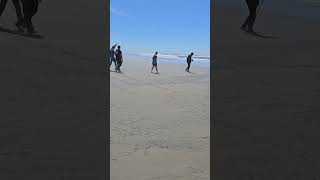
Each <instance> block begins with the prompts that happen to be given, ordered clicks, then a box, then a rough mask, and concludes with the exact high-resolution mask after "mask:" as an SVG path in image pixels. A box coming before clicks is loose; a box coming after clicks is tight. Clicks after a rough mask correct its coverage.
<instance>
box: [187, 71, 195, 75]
mask: <svg viewBox="0 0 320 180" xmlns="http://www.w3.org/2000/svg"><path fill="white" fill-rule="evenodd" d="M186 72H187V73H189V74H196V73H194V72H191V71H186Z"/></svg>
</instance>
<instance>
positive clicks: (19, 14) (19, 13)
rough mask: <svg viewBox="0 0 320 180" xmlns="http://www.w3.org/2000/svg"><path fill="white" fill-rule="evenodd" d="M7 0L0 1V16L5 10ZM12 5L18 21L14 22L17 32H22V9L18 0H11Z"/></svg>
mask: <svg viewBox="0 0 320 180" xmlns="http://www.w3.org/2000/svg"><path fill="white" fill-rule="evenodd" d="M7 2H8V0H1V2H0V16H1V15H2V13H3V11H4V9H5V8H6V5H7ZM12 3H13V5H14V7H15V9H16V15H17V19H18V21H17V22H16V26H17V28H18V30H19V31H23V16H22V8H21V5H20V0H12Z"/></svg>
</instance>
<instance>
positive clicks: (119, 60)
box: [115, 46, 123, 72]
mask: <svg viewBox="0 0 320 180" xmlns="http://www.w3.org/2000/svg"><path fill="white" fill-rule="evenodd" d="M120 48H121V47H120V46H118V49H117V50H116V52H115V56H116V61H117V68H116V71H117V72H121V70H120V67H121V65H122V62H123V57H122V51H121V50H120Z"/></svg>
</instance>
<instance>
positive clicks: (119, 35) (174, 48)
mask: <svg viewBox="0 0 320 180" xmlns="http://www.w3.org/2000/svg"><path fill="white" fill-rule="evenodd" d="M110 5H111V9H110V36H111V45H112V44H113V43H120V44H121V45H122V47H123V49H124V51H126V52H154V51H159V52H162V53H172V52H173V53H179V54H185V53H189V52H190V51H193V52H194V53H195V54H198V55H209V54H210V0H111V2H110Z"/></svg>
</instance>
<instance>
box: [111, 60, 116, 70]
mask: <svg viewBox="0 0 320 180" xmlns="http://www.w3.org/2000/svg"><path fill="white" fill-rule="evenodd" d="M112 62H114V66H115V67H116V68H117V61H116V59H115V58H110V66H111V65H112Z"/></svg>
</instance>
